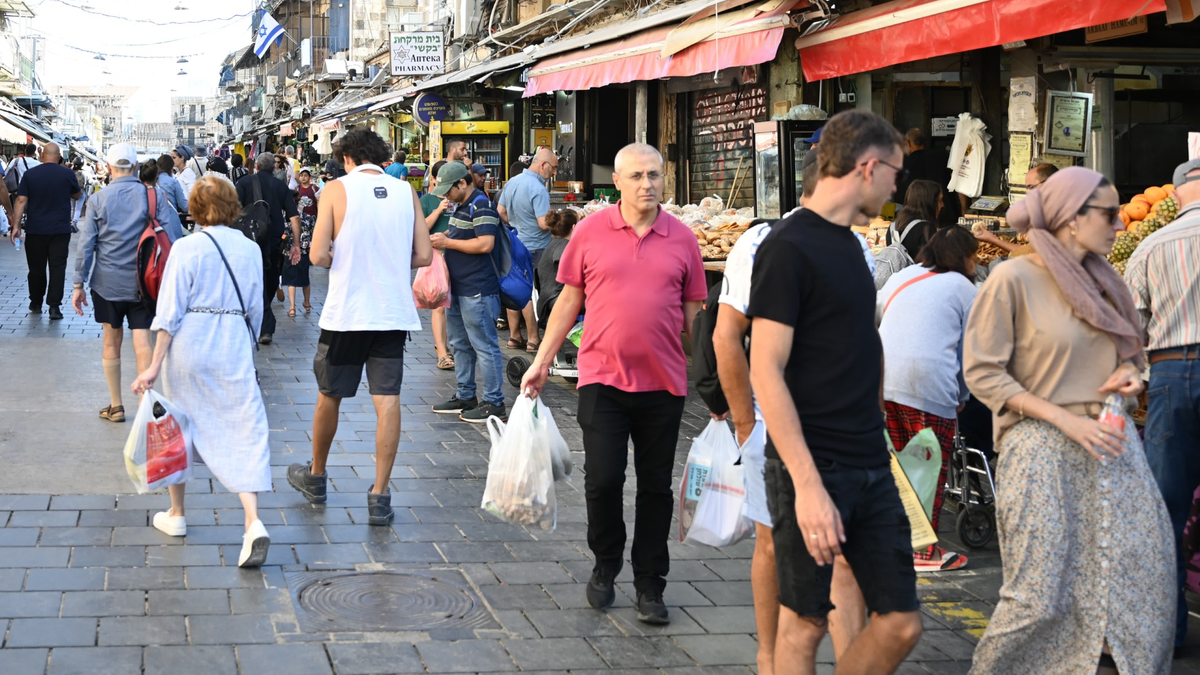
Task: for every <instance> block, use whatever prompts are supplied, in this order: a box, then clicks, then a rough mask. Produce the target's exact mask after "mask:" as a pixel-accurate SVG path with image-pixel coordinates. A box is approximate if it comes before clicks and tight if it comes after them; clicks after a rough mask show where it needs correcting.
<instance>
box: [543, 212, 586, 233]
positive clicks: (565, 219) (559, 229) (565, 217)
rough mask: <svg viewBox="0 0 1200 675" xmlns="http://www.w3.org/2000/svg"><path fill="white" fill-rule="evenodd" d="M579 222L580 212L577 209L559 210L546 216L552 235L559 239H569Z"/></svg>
mask: <svg viewBox="0 0 1200 675" xmlns="http://www.w3.org/2000/svg"><path fill="white" fill-rule="evenodd" d="M578 222H579V212H578V211H576V210H575V209H558V210H557V211H551V212H550V213H548V214H547V215H546V225H547V227H549V228H550V234H552V235H554V236H555V237H558V238H559V239H569V238H570V237H571V231H572V230H574V229H575V224H576V223H578Z"/></svg>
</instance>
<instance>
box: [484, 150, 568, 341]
mask: <svg viewBox="0 0 1200 675" xmlns="http://www.w3.org/2000/svg"><path fill="white" fill-rule="evenodd" d="M557 171H558V157H557V156H555V154H554V151H553V150H551V149H549V148H542V149H541V150H538V151H537V154H536V155H534V157H533V161H532V162H530V164H529V168H528V169H525V170H524V171H522V172H521V173H520V174H519V175H517V176H513V178H512V179H511V180H509V181H508V183H507V184H505V186H504V192H503V193H502V194H501V195H500V205H499V207H498V209H497V210H498V212H499V213H500V218H501V219H503V220H504V221H506V222H507V223H509V224H510V225H512V226H513V227H514V228H516V230H517V238H518V239H520V240H521V243H522V244H525V248H527V249H529V252H530V253H531V254H532V255H533V268H534V269H537V266H538V262H539V261H540V260H541V259H542V251H543V250H545V248H546V246H547V245H548V244H549V243H550V225H549V224H547V222H546V216H547V215H548V214H549V213H550V191H549V189H548V188H547V186H548V185H549V183H550V179H551V178H553V177H554V174H555V172H557ZM522 316H524V317H525V330H526V331H527V332H528V334H529V342H528V344H527V345H526V344H525V341H523V340H522V339H521V317H522ZM508 328H509V331H510V333H511V335H510V337H511V338H512V339H510V340H509V341H508V346H509V348H510V349H521V348H523V347H524V348H525V349H526V351H528V352H529V353H531V354H536V353H537V350H538V343H539V341H540V339H539V337H538V325H537V319H536V318H535V316H534V312H533V303H532V302H530V303H529V304H528V305H526V306H525V309H523V310H522V311H520V312H516V311H513V310H511V309H510V310H509V311H508Z"/></svg>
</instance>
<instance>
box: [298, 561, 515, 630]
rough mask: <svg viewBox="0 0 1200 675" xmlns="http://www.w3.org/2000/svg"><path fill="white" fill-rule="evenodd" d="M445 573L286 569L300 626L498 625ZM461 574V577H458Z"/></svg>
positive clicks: (412, 627) (457, 627)
mask: <svg viewBox="0 0 1200 675" xmlns="http://www.w3.org/2000/svg"><path fill="white" fill-rule="evenodd" d="M446 572H447V574H442V573H440V572H439V574H437V575H436V576H435V575H427V574H414V573H407V572H292V573H288V574H286V575H285V576H286V577H287V582H288V587H289V589H291V593H292V600H293V602H294V604H295V606H296V618H297V619H298V620H299V622H300V629H301V630H302V631H305V632H321V633H327V632H340V631H361V632H371V631H439V630H464V629H465V630H473V629H476V628H498V625H497V624H496V622H495V620H494V619H493V618H492V616H491V614H490V613H489V612H488V611H487V609H486V608H485V607H484V606H483V603H481V602H480V601H479V600H478V599H477V598H476V597H475V594H474V593H472V592H471V591H470V589H468V588H467V586H466V584H465V582H461V581H451V580H449V579H448V578H447V577H452V576H454V575H455V573H454V572H452V571H450V570H447V571H446ZM460 579H461V577H460Z"/></svg>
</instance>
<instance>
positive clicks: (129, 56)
mask: <svg viewBox="0 0 1200 675" xmlns="http://www.w3.org/2000/svg"><path fill="white" fill-rule="evenodd" d="M60 46H62V47H66V48H68V49H74V50H75V51H77V52H83V53H84V54H92V55H93V56H99V57H101V58H99V59H97V60H98V61H103V60H106V59H146V60H158V61H161V60H164V59H180V58H188V57H189V56H207V55H208V54H207V53H206V52H196V53H195V54H166V55H155V56H145V55H141V54H113V53H112V52H98V51H95V50H93V49H84V48H83V47H76V46H75V45H72V44H65V43H64V44H61V45H60Z"/></svg>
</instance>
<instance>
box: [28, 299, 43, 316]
mask: <svg viewBox="0 0 1200 675" xmlns="http://www.w3.org/2000/svg"><path fill="white" fill-rule="evenodd" d="M29 311H30V312H32V313H34V314H41V313H42V303H40V302H38V303H33V302H31V303H29Z"/></svg>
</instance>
